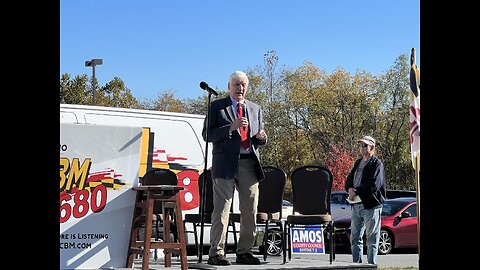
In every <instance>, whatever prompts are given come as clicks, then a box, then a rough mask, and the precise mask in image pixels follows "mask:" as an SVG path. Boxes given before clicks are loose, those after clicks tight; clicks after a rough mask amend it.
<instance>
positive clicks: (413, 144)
mask: <svg viewBox="0 0 480 270" xmlns="http://www.w3.org/2000/svg"><path fill="white" fill-rule="evenodd" d="M410 64H411V68H410V90H411V91H410V106H409V108H408V110H409V112H410V150H411V155H412V163H413V168H414V169H417V164H418V163H417V162H415V161H416V159H417V156H419V154H420V70H419V69H418V68H417V64H416V63H415V48H412V55H411V58H410Z"/></svg>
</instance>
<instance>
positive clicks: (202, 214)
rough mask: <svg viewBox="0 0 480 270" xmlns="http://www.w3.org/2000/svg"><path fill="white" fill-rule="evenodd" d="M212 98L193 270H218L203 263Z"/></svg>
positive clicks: (207, 123)
mask: <svg viewBox="0 0 480 270" xmlns="http://www.w3.org/2000/svg"><path fill="white" fill-rule="evenodd" d="M211 98H212V93H211V92H210V91H209V92H208V101H207V115H206V118H205V123H206V127H205V139H206V140H205V141H206V142H205V159H204V164H205V166H204V168H203V174H202V175H203V179H202V180H203V186H202V198H201V199H200V221H201V222H200V245H199V246H198V251H197V252H198V253H197V254H198V264H196V265H189V267H190V268H191V269H217V268H216V267H214V266H212V265H206V264H203V263H202V256H203V231H204V229H203V228H204V226H205V201H206V200H207V182H206V181H207V178H206V174H207V170H208V165H207V161H208V129H209V127H210V100H211ZM199 180H200V179H199Z"/></svg>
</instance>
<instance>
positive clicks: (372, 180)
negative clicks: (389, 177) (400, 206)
mask: <svg viewBox="0 0 480 270" xmlns="http://www.w3.org/2000/svg"><path fill="white" fill-rule="evenodd" d="M361 160H362V158H359V159H357V160H356V161H355V164H354V165H353V169H352V170H351V171H350V173H349V174H348V176H347V180H346V181H345V190H346V191H347V192H348V189H349V188H351V187H353V178H354V175H355V171H356V170H357V167H358V165H359V164H360V161H361ZM355 189H356V190H357V192H356V193H357V195H358V196H359V197H360V199H362V203H363V207H364V208H365V209H370V208H373V207H375V206H377V205H380V204H383V202H384V201H385V198H386V197H387V193H386V185H385V173H384V169H383V163H382V161H381V160H380V159H378V158H377V157H375V156H372V158H371V159H370V161H369V162H368V163H367V164H366V165H365V167H364V168H363V171H362V179H361V180H360V186H359V187H356V188H355Z"/></svg>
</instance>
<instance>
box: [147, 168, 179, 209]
mask: <svg viewBox="0 0 480 270" xmlns="http://www.w3.org/2000/svg"><path fill="white" fill-rule="evenodd" d="M141 180H142V181H141V183H142V185H144V186H153V185H173V186H176V185H178V178H177V174H176V173H175V172H173V171H171V170H169V169H163V168H155V169H152V170H149V171H147V172H146V173H145V174H144V175H143V177H142V179H141ZM162 212H163V211H162V204H161V203H160V202H155V203H154V206H153V213H154V214H161V213H162Z"/></svg>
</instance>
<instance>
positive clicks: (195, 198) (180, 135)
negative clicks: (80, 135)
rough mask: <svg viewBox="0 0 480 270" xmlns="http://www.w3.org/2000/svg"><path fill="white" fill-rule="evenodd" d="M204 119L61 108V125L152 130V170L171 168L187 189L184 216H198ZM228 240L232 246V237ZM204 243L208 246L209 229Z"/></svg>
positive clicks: (83, 107)
mask: <svg viewBox="0 0 480 270" xmlns="http://www.w3.org/2000/svg"><path fill="white" fill-rule="evenodd" d="M204 118H205V116H204V115H196V114H185V113H172V112H161V111H153V110H139V109H124V108H112V107H101V106H87V105H70V104H60V123H71V124H92V125H114V126H127V127H141V128H149V129H150V132H151V133H153V136H154V137H153V138H154V139H153V155H152V160H151V164H150V167H151V168H169V169H171V170H172V171H174V172H175V173H176V174H177V177H178V184H179V185H181V186H183V187H184V188H185V189H184V190H183V191H182V192H181V194H182V201H181V205H182V211H183V214H187V213H198V212H199V205H200V198H199V192H198V178H199V175H200V173H201V172H203V170H204V167H205V166H204V165H205V164H204V160H205V156H204V153H205V146H206V145H205V141H204V140H203V138H202V134H201V132H202V128H203V121H204ZM211 149H212V147H211V145H209V150H210V151H209V153H208V159H207V160H208V163H209V164H208V166H207V168H210V167H211V159H212V158H211ZM140 176H142V175H140ZM235 197H236V198H238V195H236V196H235ZM234 210H235V211H237V212H238V211H239V210H238V202H234ZM188 226H190V227H188ZM186 229H187V230H189V231H192V230H193V227H191V224H187V228H186ZM186 238H187V247H188V248H189V250H192V247H194V245H195V241H194V237H193V234H191V233H187V236H186ZM229 240H231V241H232V244H233V240H232V239H231V237H229ZM203 242H204V244H205V245H209V227H208V226H205V233H204V241H203Z"/></svg>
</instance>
